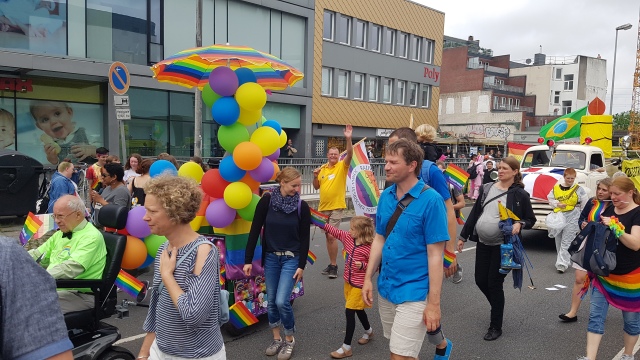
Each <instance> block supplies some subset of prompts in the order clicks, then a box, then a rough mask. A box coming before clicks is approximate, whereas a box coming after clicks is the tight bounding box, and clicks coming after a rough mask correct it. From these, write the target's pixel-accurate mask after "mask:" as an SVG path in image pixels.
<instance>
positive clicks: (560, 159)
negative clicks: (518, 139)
mask: <svg viewBox="0 0 640 360" xmlns="http://www.w3.org/2000/svg"><path fill="white" fill-rule="evenodd" d="M586 159H587V156H586V155H585V154H584V153H582V152H576V151H567V150H557V151H556V152H554V153H551V150H537V151H532V152H530V153H527V156H526V157H525V158H524V160H523V162H522V167H523V168H528V167H536V166H549V167H562V168H574V169H576V170H584V168H585V164H586Z"/></svg>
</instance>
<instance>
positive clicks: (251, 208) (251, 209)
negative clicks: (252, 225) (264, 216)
mask: <svg viewBox="0 0 640 360" xmlns="http://www.w3.org/2000/svg"><path fill="white" fill-rule="evenodd" d="M258 201H260V196H258V195H256V194H253V196H252V197H251V202H250V203H249V205H247V206H246V207H244V208H242V209H238V215H240V217H241V218H243V219H244V220H247V221H253V215H254V214H255V212H256V206H257V205H258Z"/></svg>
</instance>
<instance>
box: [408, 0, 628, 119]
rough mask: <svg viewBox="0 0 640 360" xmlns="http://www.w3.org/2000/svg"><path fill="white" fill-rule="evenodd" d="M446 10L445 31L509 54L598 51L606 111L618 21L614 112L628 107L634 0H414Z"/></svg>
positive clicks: (527, 55) (513, 56) (517, 57)
mask: <svg viewBox="0 0 640 360" xmlns="http://www.w3.org/2000/svg"><path fill="white" fill-rule="evenodd" d="M414 1H416V2H418V3H420V4H423V5H426V6H429V7H431V8H433V9H436V10H440V11H442V12H444V13H445V25H444V33H445V35H448V36H454V37H457V38H462V39H466V38H467V37H468V36H469V35H473V37H474V38H475V40H480V46H482V47H484V48H489V49H492V50H493V54H494V55H503V54H511V60H524V59H527V58H531V59H533V54H535V53H537V52H539V51H540V46H542V53H544V54H546V55H547V56H569V55H586V56H593V57H596V56H598V54H600V55H601V56H602V58H604V59H606V60H607V79H608V81H609V91H608V92H607V98H606V99H603V100H605V103H606V105H607V113H608V111H609V96H610V94H611V75H612V72H613V53H614V44H615V37H616V30H615V29H616V27H618V26H619V25H623V24H627V23H630V24H632V25H633V27H632V28H631V29H630V30H626V31H623V30H620V31H618V57H617V60H616V79H615V91H614V99H613V113H614V114H615V113H617V112H622V111H628V110H630V108H631V91H632V88H633V73H634V68H635V63H636V45H637V38H638V12H639V10H640V2H639V1H637V0H608V1H603V0H518V1H513V0H508V1H507V0H484V1H478V0H414Z"/></svg>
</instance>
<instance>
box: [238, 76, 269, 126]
mask: <svg viewBox="0 0 640 360" xmlns="http://www.w3.org/2000/svg"><path fill="white" fill-rule="evenodd" d="M234 96H235V98H236V101H237V102H238V105H240V107H241V108H243V109H247V110H251V111H258V110H261V109H262V108H263V107H264V105H265V104H266V103H267V93H266V91H264V88H263V87H262V86H260V85H258V83H254V82H248V83H244V84H242V85H240V87H239V88H238V90H236V94H235V95H234ZM259 119H260V118H258V119H256V121H258V120H259Z"/></svg>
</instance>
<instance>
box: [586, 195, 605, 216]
mask: <svg viewBox="0 0 640 360" xmlns="http://www.w3.org/2000/svg"><path fill="white" fill-rule="evenodd" d="M591 203H592V206H591V211H589V214H588V215H587V221H589V222H590V221H600V215H602V212H603V211H604V208H605V207H606V206H607V205H606V203H605V202H604V201H600V200H597V199H596V198H593V200H592V202H591Z"/></svg>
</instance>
